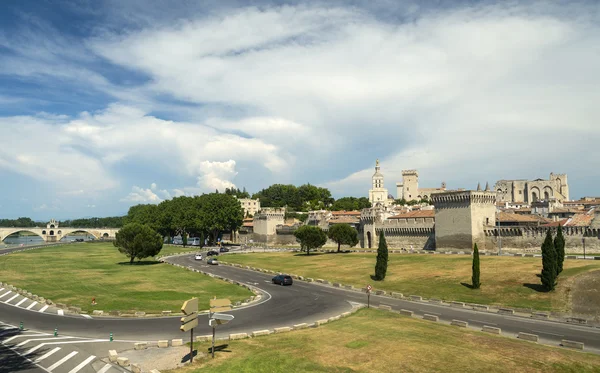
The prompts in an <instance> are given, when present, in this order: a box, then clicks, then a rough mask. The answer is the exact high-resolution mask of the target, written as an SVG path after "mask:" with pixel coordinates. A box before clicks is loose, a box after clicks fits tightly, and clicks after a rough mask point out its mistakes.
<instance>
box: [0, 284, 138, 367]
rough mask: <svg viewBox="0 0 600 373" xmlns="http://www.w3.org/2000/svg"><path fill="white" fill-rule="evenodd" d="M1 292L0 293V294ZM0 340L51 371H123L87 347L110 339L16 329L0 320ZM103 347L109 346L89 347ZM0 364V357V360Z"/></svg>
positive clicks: (25, 358) (37, 364) (26, 360)
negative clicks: (55, 334) (56, 334)
mask: <svg viewBox="0 0 600 373" xmlns="http://www.w3.org/2000/svg"><path fill="white" fill-rule="evenodd" d="M0 295H1V294H0ZM0 343H2V345H3V346H5V347H7V348H9V349H11V350H12V351H14V352H16V353H17V354H18V355H19V356H21V358H23V360H24V362H26V363H27V364H29V365H36V366H37V367H39V368H41V369H42V370H44V371H46V372H50V373H125V372H127V373H128V372H129V371H127V370H125V369H124V368H122V367H119V366H117V365H113V364H111V363H107V362H104V361H102V360H101V359H102V358H104V359H105V358H106V356H100V357H98V356H96V355H93V354H91V353H89V352H88V351H89V350H90V349H89V348H85V347H87V346H88V345H89V344H106V343H109V342H107V341H106V340H102V339H84V338H78V337H72V336H63V335H58V336H54V334H49V333H42V332H37V331H30V330H19V327H18V326H15V325H9V324H5V323H3V322H0ZM92 350H98V351H105V352H104V354H105V355H107V354H108V348H104V349H92ZM0 366H2V361H1V360H0Z"/></svg>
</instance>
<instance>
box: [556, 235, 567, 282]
mask: <svg viewBox="0 0 600 373" xmlns="http://www.w3.org/2000/svg"><path fill="white" fill-rule="evenodd" d="M554 249H555V250H556V264H557V267H558V268H557V271H556V276H558V275H559V274H560V273H561V272H562V270H563V263H564V261H565V236H563V231H562V227H561V226H560V225H559V226H558V232H557V233H556V237H555V238H554Z"/></svg>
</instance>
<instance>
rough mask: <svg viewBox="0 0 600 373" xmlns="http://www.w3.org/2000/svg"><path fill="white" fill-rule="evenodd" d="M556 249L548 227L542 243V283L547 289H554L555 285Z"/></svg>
mask: <svg viewBox="0 0 600 373" xmlns="http://www.w3.org/2000/svg"><path fill="white" fill-rule="evenodd" d="M556 268H557V265H556V249H555V248H554V242H553V241H552V233H551V232H550V229H548V231H547V232H546V239H545V240H544V243H543V244H542V275H541V278H542V285H543V286H544V288H545V289H546V290H547V291H551V290H554V287H555V286H556Z"/></svg>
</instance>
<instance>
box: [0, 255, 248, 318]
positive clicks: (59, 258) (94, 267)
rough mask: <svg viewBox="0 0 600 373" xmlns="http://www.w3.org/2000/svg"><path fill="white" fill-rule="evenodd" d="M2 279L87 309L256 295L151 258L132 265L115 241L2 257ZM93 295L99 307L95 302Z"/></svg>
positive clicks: (175, 306)
mask: <svg viewBox="0 0 600 373" xmlns="http://www.w3.org/2000/svg"><path fill="white" fill-rule="evenodd" d="M0 281H3V282H7V283H9V284H11V285H14V286H16V287H19V288H22V289H27V290H28V291H30V292H32V293H34V294H37V295H39V296H43V297H46V298H48V299H51V300H53V301H54V302H57V303H66V304H68V305H73V306H79V307H81V308H82V309H83V310H85V311H88V312H91V311H92V310H94V309H98V310H104V311H110V310H120V311H121V312H127V311H145V312H146V313H160V312H161V311H163V310H171V311H173V312H179V311H180V307H181V305H182V304H183V302H184V301H186V300H187V299H189V298H192V297H198V300H199V306H200V309H208V306H209V305H208V304H209V299H210V298H212V297H213V296H217V297H218V298H225V297H227V298H229V299H231V301H232V302H235V301H237V300H244V299H246V298H248V297H249V296H250V295H252V293H251V292H250V291H248V290H247V289H245V288H242V287H239V286H236V285H232V284H228V283H225V282H223V281H220V280H216V279H213V278H211V277H208V276H204V275H201V274H198V273H194V272H190V271H186V270H183V269H180V268H176V267H173V266H171V265H168V264H163V263H159V262H156V261H154V260H153V259H150V258H148V259H147V260H143V261H141V262H139V263H137V264H134V265H129V259H128V258H127V257H126V256H125V255H123V254H121V253H119V251H118V250H117V248H115V247H114V246H113V245H112V243H95V244H80V245H65V246H54V247H47V248H41V249H36V250H31V251H25V252H21V253H16V254H10V255H5V256H0ZM92 297H95V298H96V302H97V303H98V304H97V305H96V306H92V305H91V299H92Z"/></svg>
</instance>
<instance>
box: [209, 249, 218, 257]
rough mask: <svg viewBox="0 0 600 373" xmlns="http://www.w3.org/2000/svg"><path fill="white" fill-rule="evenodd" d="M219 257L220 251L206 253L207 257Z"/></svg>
mask: <svg viewBox="0 0 600 373" xmlns="http://www.w3.org/2000/svg"><path fill="white" fill-rule="evenodd" d="M218 255H219V252H218V251H214V250H211V251H209V252H207V253H206V256H218Z"/></svg>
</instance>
